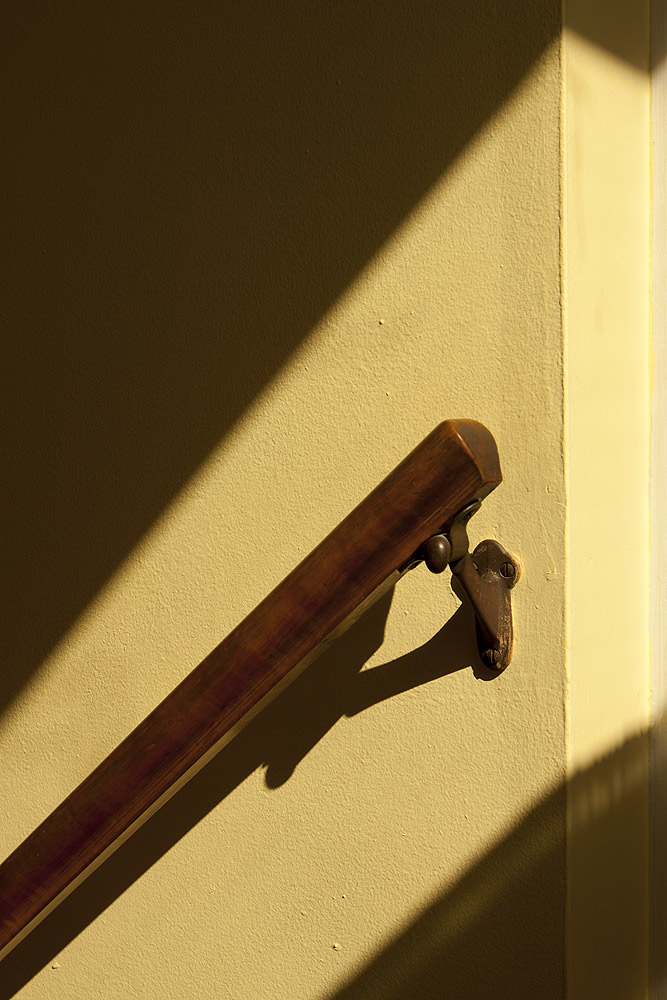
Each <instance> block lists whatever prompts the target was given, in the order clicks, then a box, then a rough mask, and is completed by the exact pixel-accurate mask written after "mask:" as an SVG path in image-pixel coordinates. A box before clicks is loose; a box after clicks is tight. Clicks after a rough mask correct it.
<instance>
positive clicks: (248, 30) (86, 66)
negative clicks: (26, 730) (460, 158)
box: [0, 0, 560, 707]
mask: <svg viewBox="0 0 667 1000" xmlns="http://www.w3.org/2000/svg"><path fill="white" fill-rule="evenodd" d="M539 7H540V12H541V13H540V16H536V10H535V4H534V3H533V2H531V0H507V2H506V3H502V4H500V3H495V2H494V3H488V2H484V3H482V2H474V3H467V4H464V3H460V2H452V0H443V2H441V3H437V4H434V3H431V2H424V0H417V2H414V0H412V2H410V3H406V2H399V3H392V4H390V5H387V4H381V3H379V2H377V0H371V2H368V3H365V4H358V3H350V2H343V3H341V2H338V0H337V2H336V3H333V2H324V3H318V4H314V5H306V6H304V4H302V3H297V2H296V0H287V2H285V3H280V4H274V3H268V2H266V0H256V2H250V3H246V4H226V5H224V6H222V7H221V6H220V5H219V4H217V3H213V2H212V0H194V2H193V3H189V4H186V5H184V4H182V3H175V2H173V0H167V2H165V3H161V4H158V5H155V4H136V3H120V4H119V3H114V4H109V3H104V2H103V3H98V4H95V5H94V6H92V7H91V5H90V4H83V3H81V2H76V0H69V2H66V3H63V4H58V5H49V4H46V3H39V4H37V5H35V4H23V5H19V4H14V5H11V4H10V5H9V7H8V8H7V9H6V10H5V12H4V20H5V29H6V37H9V38H10V39H11V42H12V44H11V49H10V50H9V51H8V52H6V53H5V60H4V70H5V74H6V76H7V78H8V85H7V86H6V88H5V95H6V96H5V99H4V105H5V115H6V118H7V128H6V131H5V140H4V144H3V145H4V152H5V156H6V158H7V166H6V175H5V191H6V192H9V193H10V200H9V204H10V206H11V212H10V216H11V218H10V219H9V224H8V225H6V226H5V227H3V229H4V240H5V247H4V260H5V265H4V268H5V273H6V279H7V281H6V284H7V289H8V296H7V303H6V316H7V330H8V333H7V337H6V353H7V359H6V362H5V364H4V366H3V387H2V394H1V395H2V402H3V405H4V408H5V414H4V426H5V447H6V451H7V454H6V455H5V456H4V458H3V461H2V465H3V476H4V482H5V485H6V489H5V494H4V495H5V501H4V503H3V506H2V522H3V536H4V539H5V541H6V543H7V547H8V551H7V553H6V555H5V557H4V559H3V570H4V573H3V575H4V579H5V581H7V583H8V586H7V588H6V591H7V593H6V595H5V597H4V598H3V606H4V609H5V612H6V614H5V622H6V624H5V626H4V627H3V640H4V647H5V657H4V662H5V667H4V670H3V683H2V686H1V689H0V707H2V706H4V705H7V704H8V703H9V702H10V701H11V699H12V698H13V696H14V695H15V694H16V692H17V691H18V690H19V689H20V688H21V686H22V685H23V684H24V682H25V681H26V679H27V678H28V677H29V676H30V674H31V672H32V671H33V670H35V669H36V668H37V666H38V665H39V663H40V661H41V660H42V659H43V658H44V656H45V655H46V654H47V653H48V651H49V650H50V649H51V648H52V646H53V644H54V643H55V642H56V641H57V640H58V638H59V637H60V636H62V635H63V633H64V632H65V631H66V630H67V628H68V627H69V626H70V624H71V623H72V621H73V620H74V619H75V618H76V616H77V615H78V614H79V613H80V612H81V610H82V609H83V607H84V606H85V605H86V604H87V602H88V601H89V600H90V599H91V598H92V597H93V596H94V594H95V593H96V592H97V590H98V589H99V587H100V586H101V585H102V584H103V583H104V581H105V580H106V579H108V577H109V575H110V574H111V573H112V572H113V570H114V569H115V568H116V567H117V565H118V564H119V562H120V561H121V560H122V559H123V558H124V556H125V555H126V554H127V553H128V552H129V551H130V550H131V549H132V547H133V546H134V545H135V544H136V543H137V541H138V540H139V539H140V538H141V536H142V535H143V534H144V532H145V531H146V529H147V528H148V526H149V525H150V524H151V522H152V521H153V520H154V518H155V517H156V516H157V515H158V514H159V513H160V511H161V510H163V509H164V507H165V505H166V504H167V503H168V502H169V501H170V499H171V498H173V496H174V495H175V493H176V492H177V491H178V490H179V488H180V487H181V486H182V485H183V483H184V482H185V481H186V480H187V479H188V477H189V476H190V475H191V474H192V473H193V472H194V471H195V470H196V468H197V467H198V466H199V465H200V463H201V462H202V460H203V459H204V458H205V457H206V455H207V454H208V453H209V452H210V451H211V449H212V448H213V447H214V446H215V445H216V444H218V442H220V440H221V439H222V438H223V437H224V435H225V434H226V433H227V432H228V430H229V429H230V427H231V426H232V425H233V423H234V421H235V420H236V419H237V418H238V417H239V415H240V414H242V412H243V411H244V409H245V408H246V407H247V406H248V404H249V403H250V402H251V401H252V400H253V398H254V397H255V396H256V395H257V393H258V392H259V391H260V390H261V388H262V386H263V385H265V384H266V382H267V380H269V379H270V378H271V377H272V375H273V374H274V373H275V372H276V371H277V370H278V369H279V368H280V366H281V365H282V364H283V363H284V362H285V361H286V359H287V358H288V357H289V355H290V353H291V352H292V351H293V350H294V348H295V347H296V345H297V344H298V343H299V342H300V341H301V340H302V338H303V337H304V336H305V335H306V334H307V333H308V331H309V330H310V329H311V328H312V326H313V324H314V323H315V322H316V321H317V320H318V318H319V317H321V316H322V314H323V312H324V311H325V310H326V309H327V308H328V307H329V306H330V305H331V303H332V302H333V301H334V300H335V299H336V297H337V296H339V295H340V293H341V292H342V291H343V290H344V289H345V287H346V286H347V285H348V284H349V283H350V281H351V280H352V279H353V278H354V277H355V275H356V274H357V273H358V272H359V270H360V269H361V268H362V267H363V266H364V264H365V263H366V262H367V261H368V260H369V258H370V257H371V256H372V255H373V254H374V253H375V252H376V251H377V250H378V248H379V247H380V246H381V245H382V243H383V242H384V241H385V240H386V239H387V237H388V236H389V235H390V234H391V232H392V231H393V230H394V229H395V227H396V226H397V225H398V224H399V223H400V222H401V220H402V219H403V218H404V217H405V216H406V215H407V214H408V213H409V212H410V210H411V209H412V207H413V206H414V205H415V203H416V202H417V201H418V200H419V199H420V198H421V197H422V196H423V195H424V194H425V192H426V191H427V190H428V189H429V187H430V186H431V185H432V184H433V183H434V182H435V181H436V180H437V178H439V177H440V176H441V175H442V173H443V171H446V170H447V168H448V166H449V165H450V164H451V163H452V162H453V160H454V159H455V158H456V157H457V155H458V154H459V153H460V152H461V150H462V149H463V148H464V147H465V145H466V143H467V142H468V141H469V140H470V139H471V137H472V136H473V135H474V134H475V132H476V131H477V130H478V129H479V128H480V126H481V125H482V124H483V123H484V122H485V121H486V120H487V119H488V117H489V116H490V115H491V114H492V113H493V112H494V110H495V109H496V108H497V107H498V106H499V105H500V104H501V103H502V102H503V101H504V100H505V99H506V98H507V96H508V95H509V94H510V92H511V91H512V89H513V88H514V87H515V86H516V85H517V84H518V83H519V82H520V81H521V79H522V77H523V76H524V74H525V73H526V71H527V70H528V69H529V67H530V66H531V65H532V64H533V63H534V61H535V60H536V59H537V58H538V57H539V56H540V54H541V53H542V52H543V50H544V49H545V47H546V46H547V45H548V44H549V43H550V42H551V41H552V40H553V39H554V38H555V37H556V36H557V32H558V29H559V16H560V4H559V3H556V2H555V0H548V2H547V0H545V2H543V3H541V4H540V5H539ZM233 517H234V511H233V510H230V518H233Z"/></svg>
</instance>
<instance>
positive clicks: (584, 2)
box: [563, 0, 664, 1000]
mask: <svg viewBox="0 0 667 1000" xmlns="http://www.w3.org/2000/svg"><path fill="white" fill-rule="evenodd" d="M565 10H566V24H565V28H566V31H565V37H564V45H563V68H564V84H565V86H564V112H565V119H564V137H563V138H564V168H565V172H564V181H565V183H564V207H565V212H564V239H563V247H564V257H563V263H564V303H565V310H564V329H565V344H566V448H567V459H568V462H567V483H568V488H567V493H568V501H567V502H568V555H567V564H568V588H567V589H568V606H567V621H568V651H569V660H568V675H569V698H568V702H569V760H570V770H571V772H572V773H573V775H574V776H575V777H574V779H573V780H572V781H571V784H570V795H569V832H570V836H569V851H568V870H569V921H568V928H569V933H568V974H569V975H568V983H569V989H568V994H569V996H571V997H573V998H576V1000H579V998H581V1000H589V998H591V997H598V996H600V997H602V996H606V997H617V998H618V1000H622V998H635V997H636V998H643V997H645V996H647V995H648V994H647V990H648V941H649V932H648V917H649V905H648V899H649V896H648V781H647V774H648V729H649V723H650V670H649V569H648V567H649V519H648V482H649V438H650V388H649V379H650V366H649V346H650V341H649V305H650V219H651V215H650V200H651V199H650V183H651V164H650V150H651V144H650V132H649V125H650V75H649V53H650V43H649V4H648V3H647V2H646V3H637V4H633V5H632V6H630V5H626V4H624V3H614V4H612V5H611V6H608V5H607V4H605V3H598V2H595V0H573V2H571V3H568V4H567V5H566V8H565ZM594 24H600V25H605V27H604V29H599V32H598V34H597V35H596V34H595V33H594V31H593V30H592V25H594ZM619 543H620V544H619ZM661 950H664V949H661ZM660 961H662V962H664V956H663V957H661V959H660Z"/></svg>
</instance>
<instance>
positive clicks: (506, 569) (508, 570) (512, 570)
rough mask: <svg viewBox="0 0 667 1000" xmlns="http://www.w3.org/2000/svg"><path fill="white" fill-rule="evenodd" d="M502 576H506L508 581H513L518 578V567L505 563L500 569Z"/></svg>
mask: <svg viewBox="0 0 667 1000" xmlns="http://www.w3.org/2000/svg"><path fill="white" fill-rule="evenodd" d="M500 575H501V576H504V577H505V579H506V580H511V579H512V577H514V576H516V566H515V565H514V563H511V562H504V563H503V564H502V566H501V567H500Z"/></svg>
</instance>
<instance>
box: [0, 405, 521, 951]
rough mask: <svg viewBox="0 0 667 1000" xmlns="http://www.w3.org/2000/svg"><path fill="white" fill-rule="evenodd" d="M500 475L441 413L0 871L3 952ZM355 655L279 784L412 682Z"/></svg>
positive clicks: (472, 430) (277, 773)
mask: <svg viewBox="0 0 667 1000" xmlns="http://www.w3.org/2000/svg"><path fill="white" fill-rule="evenodd" d="M500 481H501V474H500V466H499V462H498V455H497V450H496V447H495V442H494V440H493V437H492V435H491V434H490V432H489V431H488V430H487V429H486V428H484V427H483V426H482V425H481V424H477V423H476V422H474V421H446V422H444V423H443V424H440V425H439V426H438V427H437V428H436V429H435V430H434V431H433V432H432V433H431V434H430V435H429V436H428V437H427V438H425V440H424V441H423V442H422V443H421V444H420V445H419V446H418V447H417V448H416V449H415V450H414V451H413V452H412V453H411V454H410V455H409V456H408V457H407V458H406V459H405V460H404V461H403V462H402V463H401V464H400V465H399V466H398V467H397V468H396V469H395V470H394V471H393V472H392V473H391V474H390V475H389V476H388V477H387V478H386V479H385V480H384V481H383V482H382V483H381V484H380V485H379V486H378V487H377V488H376V489H375V490H374V491H373V492H372V493H371V494H370V495H369V496H368V497H367V498H366V499H365V500H364V501H362V503H361V504H360V505H359V506H358V507H357V508H356V509H355V510H354V511H353V512H352V513H351V514H350V515H349V516H348V517H347V518H346V519H345V520H344V521H343V522H342V523H341V524H340V525H339V526H338V527H337V528H336V529H334V531H333V532H332V533H331V534H330V535H329V536H328V537H327V538H326V539H325V540H324V541H323V542H322V543H321V544H320V545H319V546H318V547H317V548H316V549H315V550H314V551H313V552H312V553H311V554H310V555H309V556H308V557H306V559H305V560H304V561H303V562H302V563H301V564H300V565H299V566H298V567H297V568H296V569H295V570H294V571H293V572H292V573H291V574H290V575H289V576H288V577H287V578H286V579H285V580H284V581H283V582H282V583H281V584H280V585H279V586H278V587H277V588H276V589H275V590H274V591H273V592H272V593H271V594H270V595H269V596H268V597H267V598H265V600H264V601H263V602H262V603H261V604H260V605H259V606H258V607H257V608H256V609H255V610H254V611H253V612H251V614H250V615H248V616H247V617H246V618H245V619H244V621H243V622H241V624H240V625H239V626H237V628H236V629H234V631H233V632H232V633H230V635H229V636H227V638H226V639H225V640H223V642H222V643H220V645H219V646H218V647H216V649H215V650H213V652H212V653H210V654H209V656H208V657H206V659H205V660H204V661H203V662H202V663H201V664H200V665H199V666H198V667H197V668H196V669H195V670H193V671H192V673H191V674H190V675H189V676H188V677H186V678H185V680H184V681H182V682H181V684H180V685H178V687H177V688H175V690H174V691H173V692H172V693H171V694H170V695H169V696H168V697H167V698H166V699H165V700H164V701H163V702H162V704H161V705H159V706H158V707H157V708H156V709H155V710H154V711H153V712H152V713H151V714H150V715H149V716H148V717H147V718H146V719H145V720H144V721H143V722H142V723H141V724H140V725H139V726H138V727H137V728H136V729H135V730H134V732H133V733H131V734H130V736H128V737H127V738H126V740H124V741H123V743H121V744H120V746H119V747H117V748H116V750H114V751H113V752H112V753H111V754H110V755H109V757H107V759H106V760H105V761H103V762H102V764H100V765H99V767H98V768H97V769H96V770H95V771H93V772H92V774H91V775H89V777H88V778H86V779H85V781H84V782H83V783H82V784H81V785H80V786H79V787H78V788H77V789H75V791H74V792H73V793H72V794H71V795H70V796H69V797H68V798H67V799H66V800H65V802H63V803H62V804H61V805H60V806H59V807H58V808H57V809H56V810H55V811H54V812H53V813H52V814H51V815H50V816H49V817H48V818H47V819H46V820H45V821H44V823H43V824H42V825H41V826H40V827H38V829H37V830H35V831H34V832H33V833H32V834H31V835H30V836H29V837H28V838H27V839H26V840H25V841H24V842H23V843H22V844H21V845H19V847H18V848H17V849H16V850H15V851H14V852H13V854H12V855H10V857H9V858H8V859H7V860H6V861H5V862H4V863H3V864H2V865H0V949H1V950H0V956H2V955H6V954H8V953H9V951H10V950H11V949H12V948H13V947H14V946H15V945H16V944H18V943H19V942H20V941H21V940H22V939H23V938H24V937H25V936H26V935H27V934H28V933H29V932H30V931H31V930H32V929H33V928H34V927H35V926H36V925H37V924H38V923H39V922H41V920H42V919H43V918H44V917H46V916H47V915H48V914H49V913H50V912H51V911H52V910H53V909H54V908H55V907H56V906H57V905H59V904H60V903H61V902H62V900H63V899H64V898H65V897H66V896H67V895H69V893H70V892H71V891H72V889H73V888H75V887H76V886H77V885H79V884H80V883H81V882H82V881H83V880H84V879H85V878H87V877H88V876H89V875H91V874H92V873H93V871H95V869H96V868H98V867H99V865H100V864H101V862H102V861H104V860H105V859H106V858H107V857H108V856H110V855H111V854H112V853H113V852H114V851H116V850H117V849H118V848H119V847H120V846H121V845H122V844H123V843H124V842H125V841H126V840H127V839H128V837H129V836H130V835H132V833H134V832H135V830H136V829H138V827H139V826H141V825H143V823H144V822H146V820H148V819H150V817H151V816H152V815H153V814H154V813H155V812H156V811H157V809H159V808H160V807H161V806H163V805H164V803H165V802H166V801H167V800H168V799H169V798H171V797H172V795H174V794H175V792H176V791H178V790H179V788H181V787H182V786H183V785H184V784H185V783H186V782H187V781H189V780H190V779H191V778H192V777H194V775H195V774H196V773H197V772H198V771H199V770H201V768H202V767H204V765H205V764H206V763H208V762H209V761H210V760H211V759H212V758H213V757H214V756H215V755H216V754H217V753H218V752H219V751H220V750H221V749H222V748H223V746H225V745H226V744H227V743H228V742H229V741H230V740H231V739H232V737H233V736H235V735H236V734H237V733H238V732H239V731H240V729H241V728H242V727H244V726H245V725H246V724H247V723H248V722H249V721H250V720H251V719H252V718H253V717H254V716H255V715H256V714H257V712H258V711H259V710H260V708H262V707H264V705H265V704H266V703H267V702H268V701H269V700H271V699H272V698H273V697H275V695H276V694H278V693H279V692H280V691H282V690H283V689H284V687H285V686H286V685H287V683H291V682H292V680H294V678H295V677H296V676H297V675H298V674H299V673H300V672H301V671H302V670H303V668H304V667H305V666H306V665H308V664H309V663H310V662H311V661H312V659H313V658H314V656H315V655H317V654H319V653H320V652H321V651H323V649H324V648H325V646H326V645H327V644H328V643H329V642H331V641H332V639H333V638H336V637H337V636H338V635H340V634H341V633H342V631H344V630H345V628H346V627H347V626H349V625H350V624H352V623H353V622H354V621H355V620H356V618H357V617H358V616H359V614H360V612H362V611H363V610H364V609H366V608H367V607H368V606H369V605H370V604H372V603H374V602H375V601H377V600H382V598H383V597H384V601H383V602H382V603H381V604H380V605H379V607H378V609H377V612H378V613H379V615H380V618H378V617H376V616H373V617H372V618H369V619H368V622H369V623H370V624H374V626H375V630H374V632H370V633H367V636H372V638H371V646H372V645H373V644H375V648H377V646H378V645H379V643H380V642H381V637H382V630H383V624H384V618H385V617H386V613H387V611H388V607H389V604H388V599H387V597H386V595H387V594H388V593H390V591H391V588H392V587H393V585H394V584H395V583H396V581H397V580H398V579H399V578H400V577H401V575H403V573H404V572H406V571H407V569H408V568H411V567H412V566H413V565H414V564H415V559H414V557H415V553H416V552H417V550H418V549H419V547H420V546H421V545H422V544H423V543H424V542H425V541H426V540H427V539H429V538H430V537H431V536H433V535H434V534H436V533H438V532H440V531H443V530H446V529H447V526H448V525H451V524H452V523H453V521H454V519H455V518H456V516H457V515H458V514H459V513H460V511H461V510H463V509H464V508H466V507H467V506H468V505H470V503H471V502H474V501H477V500H481V499H482V498H483V497H485V496H486V495H487V494H488V493H489V492H490V491H491V490H492V489H494V488H495V486H496V485H498V483H499V482H500ZM378 623H379V624H380V626H381V627H380V628H379V629H378V628H377V624H378ZM378 636H379V639H378ZM370 651H371V652H372V651H373V649H371V650H370ZM360 652H361V657H360V655H359V654H360ZM364 652H365V650H364V648H363V647H362V649H361V650H358V649H357V650H354V651H353V656H352V658H351V660H350V664H351V666H350V667H349V668H348V683H347V684H346V685H345V684H343V685H342V686H339V687H338V688H337V691H338V693H337V696H336V698H335V699H333V700H332V701H331V702H329V707H327V708H326V709H325V710H323V712H320V713H319V714H318V713H317V712H316V713H314V714H313V715H312V717H311V720H310V725H309V728H308V729H307V730H303V731H301V733H300V735H299V737H298V738H297V739H296V741H295V742H293V744H292V745H291V746H289V745H286V746H285V747H284V750H286V751H287V752H286V753H284V754H283V757H282V760H278V761H277V762H276V761H273V762H272V761H269V770H268V772H267V782H268V783H269V784H273V785H277V784H280V783H281V782H282V781H284V780H286V778H287V777H288V776H289V774H290V773H291V770H292V769H293V767H294V765H295V763H296V762H297V761H298V759H300V757H302V756H303V755H304V753H305V752H307V750H308V749H309V747H310V746H312V745H314V743H316V742H317V741H318V740H319V739H320V738H321V736H322V735H323V733H324V732H326V730H327V729H328V728H330V726H331V725H332V724H333V723H334V722H335V721H336V719H337V718H339V717H340V715H342V714H354V713H355V712H356V711H360V710H361V709H362V708H363V707H365V706H367V705H369V704H372V703H373V702H374V701H377V700H381V699H382V698H384V697H387V691H391V690H392V687H393V688H394V689H395V690H403V689H405V688H406V687H409V686H412V684H413V683H414V681H412V682H411V681H410V679H409V678H408V677H407V676H406V673H405V669H404V668H405V664H403V665H402V666H401V661H397V662H396V663H395V664H394V665H393V669H390V670H387V669H386V668H385V670H384V671H382V674H381V676H380V677H378V671H377V670H371V671H369V672H368V674H367V675H364V676H363V677H362V678H359V677H358V676H357V672H358V670H359V669H360V668H361V666H363V663H364V662H365V660H366V659H367V655H368V654H367V655H364ZM410 655H411V654H409V655H408V657H407V658H403V659H404V660H405V659H407V660H409V659H410ZM473 658H474V654H473ZM466 659H468V658H467V657H466ZM468 662H469V660H468ZM451 669H456V667H455V666H452V667H451ZM429 672H430V673H431V674H432V673H433V672H432V670H431V671H428V670H427V671H426V673H425V675H424V674H422V680H424V679H428V674H429ZM442 672H443V671H440V673H442ZM445 672H447V671H445ZM339 682H340V678H338V679H337V683H339ZM416 682H417V683H419V680H417V681H416ZM348 699H349V700H348ZM254 759H255V764H254V766H256V756H255V757H254ZM254 766H253V768H251V769H254ZM231 787H234V785H232V786H230V788H229V790H231ZM177 839H178V838H177ZM130 881H132V879H130Z"/></svg>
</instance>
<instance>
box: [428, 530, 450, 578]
mask: <svg viewBox="0 0 667 1000" xmlns="http://www.w3.org/2000/svg"><path fill="white" fill-rule="evenodd" d="M451 554H452V547H451V545H450V544H449V539H448V538H446V536H445V535H433V537H432V538H429V539H428V541H426V542H424V544H423V545H422V556H423V559H424V562H425V563H426V565H427V566H428V568H429V569H430V571H431V573H444V571H445V570H446V569H447V566H448V564H449V560H450V557H451Z"/></svg>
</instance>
